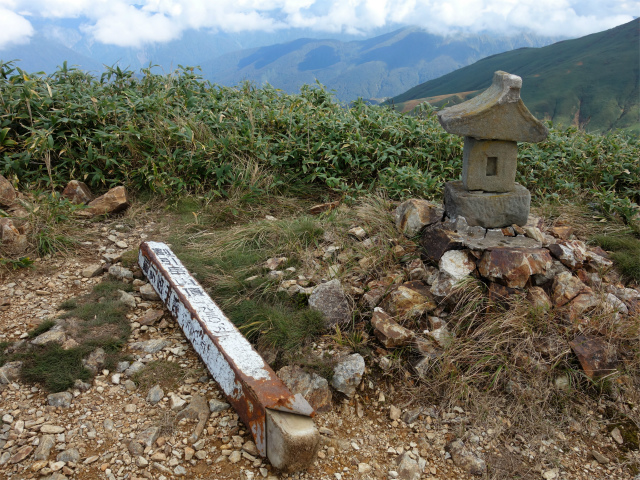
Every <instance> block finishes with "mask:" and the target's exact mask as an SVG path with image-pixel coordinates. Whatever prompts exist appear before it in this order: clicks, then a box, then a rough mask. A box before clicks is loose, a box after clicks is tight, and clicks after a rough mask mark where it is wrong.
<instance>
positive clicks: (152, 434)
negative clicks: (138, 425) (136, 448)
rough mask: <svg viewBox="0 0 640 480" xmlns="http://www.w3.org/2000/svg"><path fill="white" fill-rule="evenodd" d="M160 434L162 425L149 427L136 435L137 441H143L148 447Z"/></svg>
mask: <svg viewBox="0 0 640 480" xmlns="http://www.w3.org/2000/svg"><path fill="white" fill-rule="evenodd" d="M159 436H160V427H149V428H147V429H146V430H144V431H142V432H140V433H139V434H138V436H137V437H136V442H139V443H141V444H142V445H145V446H147V447H150V446H152V445H153V444H154V442H155V441H156V440H157V439H158V437H159Z"/></svg>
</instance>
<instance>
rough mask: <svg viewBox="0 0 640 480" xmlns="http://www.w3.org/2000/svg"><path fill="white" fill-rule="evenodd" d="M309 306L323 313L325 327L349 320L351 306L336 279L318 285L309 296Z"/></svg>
mask: <svg viewBox="0 0 640 480" xmlns="http://www.w3.org/2000/svg"><path fill="white" fill-rule="evenodd" d="M309 307H311V308H312V309H314V310H317V311H319V312H321V313H322V314H323V315H324V318H325V326H326V327H327V328H331V327H333V326H335V325H344V324H345V323H348V322H349V321H350V320H351V307H350V306H349V301H348V300H347V296H346V295H345V293H344V291H343V290H342V285H340V280H338V279H334V280H331V281H329V282H326V283H321V284H320V285H318V286H317V287H316V288H315V289H314V290H313V293H312V294H311V296H310V297H309Z"/></svg>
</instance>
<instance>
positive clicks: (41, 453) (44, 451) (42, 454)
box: [33, 435, 56, 461]
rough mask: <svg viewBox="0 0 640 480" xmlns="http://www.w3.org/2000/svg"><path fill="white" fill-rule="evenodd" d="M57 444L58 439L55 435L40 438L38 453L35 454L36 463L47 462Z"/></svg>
mask: <svg viewBox="0 0 640 480" xmlns="http://www.w3.org/2000/svg"><path fill="white" fill-rule="evenodd" d="M55 444H56V437H55V436H54V435H43V436H42V437H40V443H38V448H36V452H35V453H34V454H33V459H34V460H35V461H39V460H47V459H48V458H49V453H50V452H51V449H52V448H53V446H54V445H55Z"/></svg>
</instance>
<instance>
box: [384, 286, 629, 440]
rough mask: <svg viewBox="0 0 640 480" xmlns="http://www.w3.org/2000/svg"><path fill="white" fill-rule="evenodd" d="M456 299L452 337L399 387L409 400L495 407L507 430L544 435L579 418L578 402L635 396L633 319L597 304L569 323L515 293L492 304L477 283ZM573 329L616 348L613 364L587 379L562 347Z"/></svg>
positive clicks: (490, 410) (480, 413)
mask: <svg viewBox="0 0 640 480" xmlns="http://www.w3.org/2000/svg"><path fill="white" fill-rule="evenodd" d="M458 298H459V300H458V303H457V305H456V307H455V308H453V312H454V313H453V314H452V315H451V316H449V317H448V318H447V321H448V324H449V328H450V329H451V330H452V331H454V332H455V335H456V339H455V341H453V342H451V343H450V344H449V345H448V346H447V347H446V348H445V350H444V353H443V355H442V357H441V359H440V360H439V361H438V362H434V363H433V364H432V368H431V369H430V370H429V371H428V373H427V375H426V376H425V377H424V378H423V379H422V382H420V383H418V384H416V385H414V387H413V388H411V389H409V390H408V391H407V392H406V394H407V395H408V396H412V397H413V399H414V401H416V402H418V403H434V404H438V405H441V406H442V407H443V408H445V409H448V408H452V407H453V406H455V405H459V406H463V408H464V409H465V410H468V411H470V412H473V413H474V416H475V417H476V418H479V419H488V418H490V417H492V416H493V417H495V415H496V412H501V413H500V415H502V416H504V417H506V418H509V420H510V423H509V428H506V429H505V434H507V435H508V434H510V435H515V434H516V433H523V432H524V433H528V434H530V435H545V434H549V432H551V431H552V430H553V429H555V428H559V427H561V426H562V425H564V424H566V423H568V422H571V421H575V420H578V421H585V422H586V421H588V419H586V418H585V415H584V411H583V410H584V407H583V405H585V404H588V405H592V404H595V403H596V401H597V402H600V403H602V402H605V403H607V402H609V403H611V404H612V405H619V401H620V400H621V399H623V398H624V399H625V400H626V401H632V402H636V401H637V399H638V387H639V386H640V348H638V344H637V339H638V336H639V334H640V331H639V326H640V319H639V318H626V319H620V318H617V316H616V315H615V314H614V313H611V312H609V311H607V310H606V309H605V308H604V307H602V306H600V307H597V308H595V309H594V310H593V311H592V312H591V313H590V314H589V316H588V318H589V321H588V322H575V323H573V322H568V321H567V320H566V319H564V318H563V317H562V315H561V313H560V312H551V313H549V312H541V311H537V310H535V309H533V308H532V307H531V305H530V304H529V302H528V301H527V300H526V299H524V298H522V297H514V298H512V300H511V303H510V305H509V306H508V308H503V307H501V306H499V305H495V304H492V303H491V302H490V301H489V300H488V299H487V298H486V296H485V295H484V292H483V289H482V288H481V287H480V286H479V285H478V283H477V282H469V283H467V284H466V285H462V286H461V291H459V292H458ZM579 334H593V335H598V336H604V337H605V338H606V340H607V341H608V342H610V343H611V344H612V345H613V346H615V347H616V349H617V350H618V352H624V355H622V353H621V360H623V361H622V362H621V365H620V369H619V371H618V372H616V373H615V374H612V375H610V376H609V377H607V378H604V379H600V380H596V381H594V380H592V379H589V378H588V377H587V376H586V375H585V374H584V372H583V370H582V369H581V367H580V365H579V364H578V362H577V359H576V357H575V355H574V354H573V352H572V351H571V348H570V346H569V341H571V340H573V338H575V337H576V336H577V335H579ZM404 368H405V369H407V368H408V367H407V365H406V363H405V366H404ZM397 374H398V373H397V372H394V375H397ZM559 377H566V379H567V380H568V387H567V388H565V389H562V388H558V387H557V386H556V385H555V381H556V379H558V378H559ZM615 408H619V407H618V406H616V407H615ZM621 415H623V416H624V417H625V418H630V419H632V421H633V422H635V423H636V424H638V423H639V422H638V421H639V420H640V419H639V418H637V412H634V411H632V410H630V409H629V411H625V412H621Z"/></svg>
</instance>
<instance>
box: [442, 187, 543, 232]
mask: <svg viewBox="0 0 640 480" xmlns="http://www.w3.org/2000/svg"><path fill="white" fill-rule="evenodd" d="M530 205H531V194H530V193H529V190H527V189H526V188H524V187H523V186H522V185H520V184H519V183H516V184H515V187H514V189H513V191H511V192H506V193H491V192H483V191H469V190H467V189H465V188H464V185H463V184H462V182H461V181H460V180H458V181H455V182H447V183H446V184H445V186H444V209H445V212H446V214H447V216H448V217H449V218H453V219H455V218H456V217H458V216H462V217H464V218H465V219H466V220H467V223H468V224H469V225H470V226H476V225H478V226H481V227H484V228H503V227H508V226H511V225H513V224H516V225H525V224H526V223H527V219H528V217H529V207H530Z"/></svg>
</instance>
